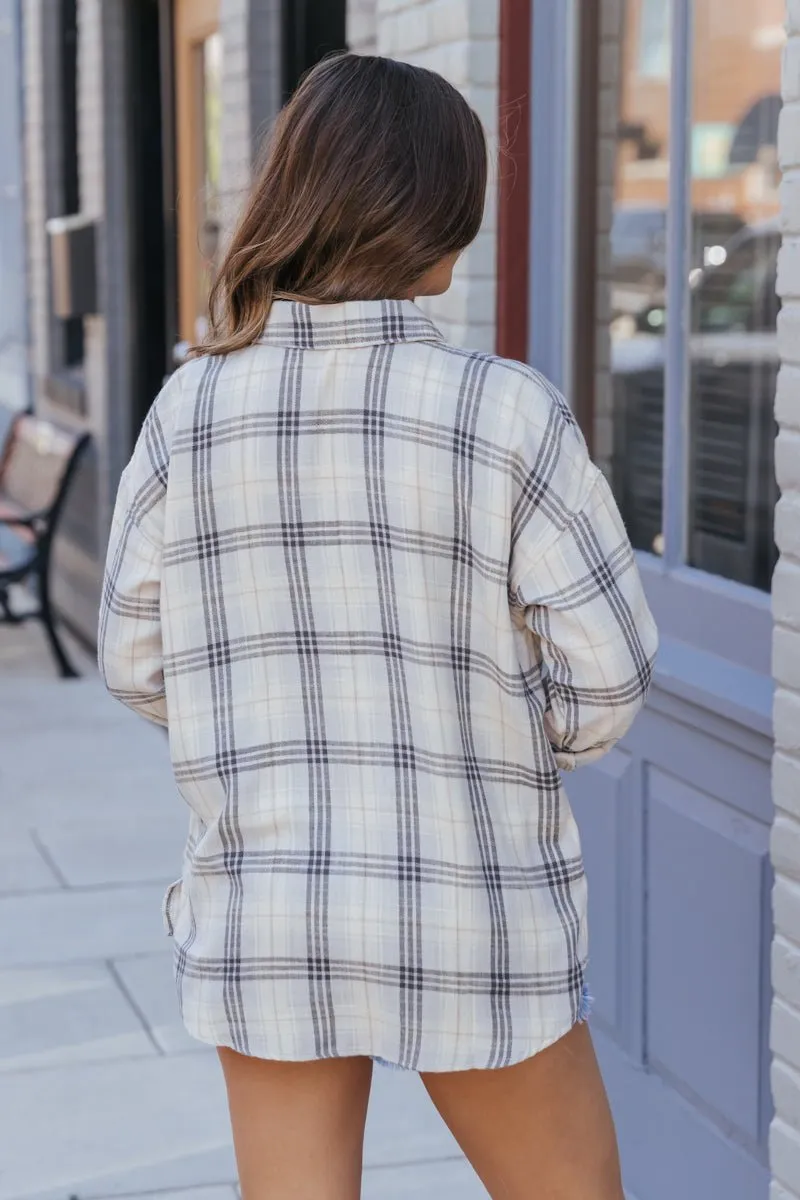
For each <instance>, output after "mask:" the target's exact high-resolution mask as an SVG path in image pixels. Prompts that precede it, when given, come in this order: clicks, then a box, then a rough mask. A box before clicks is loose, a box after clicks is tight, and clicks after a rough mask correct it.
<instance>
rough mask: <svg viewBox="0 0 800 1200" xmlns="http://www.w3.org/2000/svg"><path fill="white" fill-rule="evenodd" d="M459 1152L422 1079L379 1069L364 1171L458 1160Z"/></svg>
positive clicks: (374, 1086)
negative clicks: (387, 1164) (383, 1167)
mask: <svg viewBox="0 0 800 1200" xmlns="http://www.w3.org/2000/svg"><path fill="white" fill-rule="evenodd" d="M460 1153H461V1152H460V1150H459V1147H458V1144H457V1143H456V1141H455V1139H454V1138H453V1136H452V1134H451V1133H450V1131H449V1129H448V1128H447V1126H446V1125H445V1123H444V1121H443V1120H442V1118H441V1117H440V1116H439V1114H438V1112H437V1111H436V1109H435V1108H434V1106H433V1104H432V1103H431V1101H430V1099H429V1098H428V1093H427V1092H426V1091H425V1089H424V1087H423V1086H422V1083H421V1082H420V1079H419V1076H417V1075H415V1074H412V1073H409V1072H407V1071H390V1070H387V1069H386V1068H385V1067H377V1068H376V1069H375V1074H374V1081H373V1086H372V1096H371V1098H370V1106H369V1117H368V1120H367V1136H366V1140H365V1143H364V1166H365V1168H369V1167H374V1166H380V1165H382V1164H384V1163H394V1164H404V1163H413V1162H420V1161H422V1162H435V1161H437V1160H442V1159H452V1158H458V1157H459V1156H460Z"/></svg>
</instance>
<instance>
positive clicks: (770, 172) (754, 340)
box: [611, 0, 783, 589]
mask: <svg viewBox="0 0 800 1200" xmlns="http://www.w3.org/2000/svg"><path fill="white" fill-rule="evenodd" d="M653 7H654V5H653V4H651V3H648V2H647V0H639V3H637V2H635V0H634V2H633V3H629V4H628V6H627V10H626V11H627V17H626V21H627V27H626V33H625V41H624V47H623V76H622V81H621V98H620V103H621V108H620V112H621V120H620V125H619V130H618V153H617V178H616V206H615V215H614V226H613V231H612V239H611V241H612V246H611V250H612V270H613V286H612V306H613V324H612V374H613V385H614V388H613V395H614V413H613V419H614V454H613V462H612V474H613V482H614V487H615V490H616V492H617V496H618V498H619V501H620V504H621V507H622V509H623V513H624V515H625V517H626V520H627V522H628V525H629V528H630V532H631V536H632V538H633V541H634V544H635V545H636V546H637V548H639V549H644V550H649V551H652V552H654V553H656V554H662V553H664V552H665V528H664V527H665V521H664V518H663V505H664V497H665V495H666V498H667V502H668V504H669V505H670V507H671V510H672V511H673V512H674V511H679V516H680V524H679V528H681V529H685V531H686V535H685V539H683V538H681V539H680V540H681V552H682V555H683V556H684V560H685V561H688V562H689V564H690V565H692V566H695V567H698V568H701V569H702V570H705V571H709V572H712V573H714V574H718V575H723V576H725V577H727V578H730V579H735V580H738V581H739V582H742V583H747V584H750V585H753V586H756V587H759V588H761V589H768V588H769V585H770V577H771V573H772V568H773V566H774V561H775V551H774V543H773V537H772V517H773V512H774V506H775V500H776V486H775V481H774V473H773V467H772V457H773V446H774V437H775V425H774V417H773V403H774V397H775V388H776V380H777V370H778V361H779V359H778V349H777V334H776V321H777V314H778V308H779V302H778V300H777V297H776V292H775V288H776V273H777V256H778V250H779V247H780V232H779V228H778V216H777V215H778V211H779V199H778V186H779V171H778V165H777V127H778V115H779V112H780V53H781V42H782V33H781V30H782V25H781V22H782V18H783V2H782V0H731V3H729V4H726V5H724V6H720V5H718V4H716V3H715V2H714V0H695V2H694V4H693V6H692V22H691V26H692V29H691V37H692V41H693V45H692V47H691V52H692V59H691V61H692V62H693V63H694V68H693V73H692V79H691V81H690V92H691V94H690V95H689V96H687V97H686V101H687V105H686V107H687V111H688V119H689V120H690V122H691V126H690V130H689V139H688V145H687V153H686V162H685V163H684V162H683V161H681V162H673V163H670V161H669V152H668V137H667V129H668V121H669V112H670V106H671V99H673V98H672V97H671V84H670V80H669V78H668V77H667V78H663V79H661V78H657V77H656V75H655V73H654V72H652V71H651V72H647V71H645V70H643V64H644V63H645V56H643V54H642V52H641V48H642V26H641V24H640V23H641V22H643V21H644V20H645V17H647V19H648V20H649V21H650V22H651V23H652V22H653V21H654V16H653V12H652V11H650V12H649V15H648V14H647V13H646V10H652V9H653ZM661 9H662V12H663V13H666V14H667V15H668V14H669V12H670V10H671V4H670V3H669V0H661ZM632 48H635V49H632ZM689 51H690V47H689V46H686V45H684V46H680V45H675V46H674V47H673V53H675V54H683V55H688V54H689ZM670 169H672V171H673V172H674V171H678V170H679V171H682V172H684V175H683V178H684V179H685V182H686V185H687V186H686V188H685V189H684V190H685V194H686V195H687V197H688V200H687V203H688V204H689V212H688V214H687V221H686V223H685V227H686V229H687V230H688V238H689V245H688V246H687V247H686V253H685V271H686V276H687V277H686V279H685V281H684V288H685V303H686V314H687V317H688V327H689V328H688V335H687V336H683V335H680V336H678V337H670V336H669V333H670V327H671V324H672V318H673V316H674V314H673V312H672V310H671V308H670V304H672V303H674V302H675V289H674V283H673V286H672V290H671V291H670V296H671V300H670V301H669V302H668V300H667V292H668V277H669V274H670V269H671V268H670V264H674V263H676V262H678V261H679V260H680V254H678V255H676V254H675V253H674V247H672V246H671V245H669V246H668V245H667V242H668V237H667V230H668V227H669V228H673V227H677V226H673V223H672V222H671V221H670V194H671V195H672V197H673V201H672V202H673V203H674V197H675V195H676V194H681V189H676V188H675V186H674V184H675V181H674V179H673V181H672V183H673V186H672V190H671V192H670ZM672 269H673V270H674V267H673V268H672ZM676 355H677V358H676ZM669 371H671V372H672V378H673V379H677V380H678V384H679V386H678V387H677V388H675V387H667V385H666V380H667V375H668V373H669ZM665 396H667V399H666V401H665ZM665 403H666V404H668V405H676V404H677V405H681V406H683V407H682V413H683V416H684V420H683V426H685V429H686V435H685V436H686V444H685V455H686V459H687V460H688V461H687V479H686V481H684V480H681V479H668V480H667V481H666V490H665V488H664V480H663V461H664V437H665V433H664V430H665V421H664V410H665ZM670 411H671V410H670ZM667 424H668V425H669V422H668V423H667ZM672 424H673V427H675V425H676V424H677V425H678V426H679V427H680V426H681V422H677V423H675V422H673V423H672ZM679 457H680V456H679ZM675 487H678V488H680V489H681V491H682V492H687V493H688V494H686V495H681V496H679V497H677V498H676V497H675V496H674V495H673V494H672V492H671V489H673V488H675ZM673 561H674V554H673Z"/></svg>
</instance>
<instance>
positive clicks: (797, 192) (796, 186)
mask: <svg viewBox="0 0 800 1200" xmlns="http://www.w3.org/2000/svg"><path fill="white" fill-rule="evenodd" d="M798 45H800V38H798ZM781 225H782V227H783V230H784V232H785V233H788V234H796V235H798V234H800V170H798V169H797V168H795V169H793V170H791V171H787V172H786V174H785V175H784V176H783V179H782V181H781Z"/></svg>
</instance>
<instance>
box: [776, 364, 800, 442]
mask: <svg viewBox="0 0 800 1200" xmlns="http://www.w3.org/2000/svg"><path fill="white" fill-rule="evenodd" d="M775 418H776V420H777V421H779V422H780V424H781V425H784V426H787V427H789V428H792V429H800V366H793V365H792V364H791V363H784V364H783V366H782V367H781V369H780V371H779V373H778V388H777V393H776V396H775Z"/></svg>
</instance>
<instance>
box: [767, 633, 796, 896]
mask: <svg viewBox="0 0 800 1200" xmlns="http://www.w3.org/2000/svg"><path fill="white" fill-rule="evenodd" d="M778 632H781V631H780V630H779V631H778ZM783 632H786V631H783ZM790 636H791V635H790ZM794 637H795V638H796V639H797V640H798V642H800V634H794ZM779 642H780V639H779V638H778V637H777V636H776V639H775V648H776V650H777V649H778V645H779ZM792 653H793V655H794V657H795V660H796V662H795V665H797V660H798V659H800V651H798V649H797V648H795V649H794V650H793V651H792ZM778 661H780V660H778ZM776 679H777V680H778V682H780V676H779V675H778V674H776ZM770 845H771V849H772V862H773V865H774V867H775V869H776V870H777V871H781V872H782V873H783V874H784V875H788V876H790V877H791V878H792V879H798V878H800V823H798V822H797V821H796V820H795V819H794V817H790V816H788V815H786V814H783V813H779V814H778V815H777V816H776V818H775V821H774V822H773V826H772V830H771V835H770Z"/></svg>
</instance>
